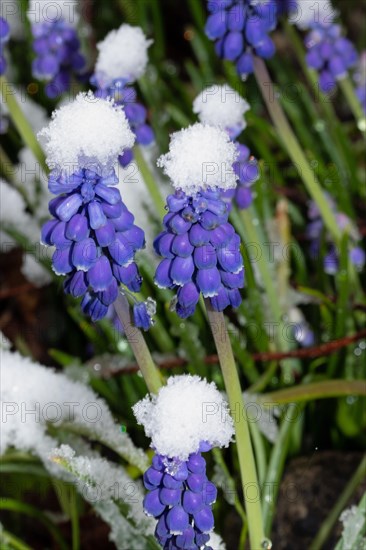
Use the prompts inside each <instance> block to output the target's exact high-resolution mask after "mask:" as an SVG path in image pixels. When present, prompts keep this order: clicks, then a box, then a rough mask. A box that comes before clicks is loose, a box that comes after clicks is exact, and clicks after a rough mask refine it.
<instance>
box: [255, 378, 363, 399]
mask: <svg viewBox="0 0 366 550" xmlns="http://www.w3.org/2000/svg"><path fill="white" fill-rule="evenodd" d="M348 395H359V396H364V397H366V386H365V383H364V382H363V381H361V380H323V381H322V382H312V383H310V384H304V385H301V386H294V387H293V388H288V389H285V390H278V391H275V392H271V393H265V394H263V395H261V396H260V400H261V401H262V402H263V403H279V404H284V403H293V402H294V401H297V402H299V401H313V400H315V399H328V398H330V397H344V396H348Z"/></svg>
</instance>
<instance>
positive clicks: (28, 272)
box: [20, 254, 52, 288]
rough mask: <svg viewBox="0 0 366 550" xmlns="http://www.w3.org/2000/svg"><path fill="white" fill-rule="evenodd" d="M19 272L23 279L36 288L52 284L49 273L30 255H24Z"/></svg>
mask: <svg viewBox="0 0 366 550" xmlns="http://www.w3.org/2000/svg"><path fill="white" fill-rule="evenodd" d="M20 270H21V272H22V273H23V275H24V277H25V278H26V279H27V280H28V281H30V282H31V283H32V284H33V285H34V286H36V287H38V288H40V287H42V286H45V285H48V284H50V283H51V282H52V276H51V273H50V272H49V271H47V269H46V268H45V267H44V266H43V265H42V264H41V263H40V262H38V261H37V260H36V258H35V257H34V256H32V255H31V254H24V256H23V263H22V267H21V269H20Z"/></svg>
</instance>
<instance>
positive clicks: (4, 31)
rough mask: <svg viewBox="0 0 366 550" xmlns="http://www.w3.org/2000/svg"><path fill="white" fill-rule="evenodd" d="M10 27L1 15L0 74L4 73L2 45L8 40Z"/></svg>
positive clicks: (4, 63)
mask: <svg viewBox="0 0 366 550" xmlns="http://www.w3.org/2000/svg"><path fill="white" fill-rule="evenodd" d="M9 36H10V28H9V24H8V22H7V21H6V19H4V18H3V17H0V76H2V75H3V74H5V71H6V60H5V55H4V51H3V48H4V45H5V44H6V43H7V41H8V40H9Z"/></svg>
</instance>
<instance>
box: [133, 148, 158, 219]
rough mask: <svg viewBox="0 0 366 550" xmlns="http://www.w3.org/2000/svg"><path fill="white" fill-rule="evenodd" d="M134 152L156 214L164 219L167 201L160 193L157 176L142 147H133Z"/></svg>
mask: <svg viewBox="0 0 366 550" xmlns="http://www.w3.org/2000/svg"><path fill="white" fill-rule="evenodd" d="M133 153H134V156H135V160H136V164H137V167H138V169H139V170H140V172H141V176H142V178H143V180H144V182H145V185H146V188H147V190H148V191H149V193H150V196H151V198H152V200H153V202H154V205H155V208H156V214H157V216H158V217H159V218H160V219H162V218H163V217H164V216H165V214H166V210H165V203H164V199H163V197H162V196H161V194H160V191H159V188H158V186H157V184H156V181H155V178H154V176H153V174H152V173H151V170H150V168H149V166H148V164H147V162H146V160H145V159H144V155H143V154H142V151H141V149H140V148H139V147H137V146H136V147H134V149H133Z"/></svg>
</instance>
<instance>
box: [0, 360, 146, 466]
mask: <svg viewBox="0 0 366 550" xmlns="http://www.w3.org/2000/svg"><path fill="white" fill-rule="evenodd" d="M0 353H1V357H0V359H1V401H2V402H3V403H6V407H5V409H3V413H4V414H3V424H2V430H1V441H0V454H4V453H5V452H6V450H7V449H9V448H16V449H18V450H21V451H24V452H29V453H31V454H34V455H36V456H38V457H39V458H40V459H41V460H42V461H43V462H48V455H49V453H50V451H51V449H53V448H54V447H56V446H57V445H58V443H59V441H58V440H57V438H56V436H53V437H51V436H50V435H49V434H48V426H49V425H50V426H52V427H53V428H64V429H66V428H67V427H68V426H69V427H70V428H71V429H72V431H76V432H78V433H81V434H83V435H86V436H88V437H89V439H90V440H97V441H99V442H101V443H103V444H104V445H106V446H108V447H110V448H112V449H113V450H114V451H115V452H117V453H119V454H120V455H121V456H123V457H124V458H125V459H126V460H127V461H128V462H130V463H131V464H134V465H135V466H137V467H138V468H139V469H140V470H141V471H144V470H145V469H146V467H147V460H146V457H145V455H144V453H143V451H142V450H141V449H137V448H136V447H135V446H134V444H133V443H132V441H131V439H130V438H129V436H128V435H127V434H122V433H121V431H120V427H119V425H118V424H117V423H116V422H115V421H114V419H113V417H112V415H111V412H110V410H109V408H108V406H107V404H106V403H105V401H104V400H103V399H100V398H99V397H98V396H97V395H96V394H95V393H94V392H93V391H92V390H91V389H90V388H88V387H87V386H85V385H84V384H82V383H80V382H74V381H72V380H70V379H68V378H67V377H66V376H65V375H64V374H58V373H56V372H54V371H53V370H52V369H50V368H48V367H47V368H46V367H43V366H41V365H39V364H37V363H33V362H32V361H31V360H30V359H29V358H27V357H22V356H21V355H20V354H19V353H11V352H10V351H6V350H3V349H2V350H1V351H0Z"/></svg>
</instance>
